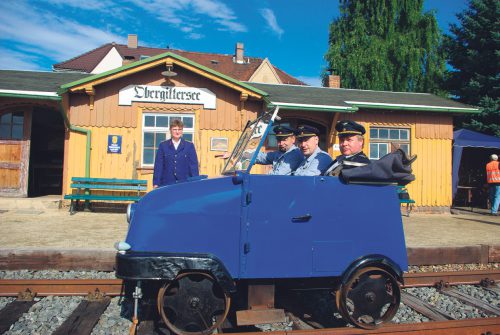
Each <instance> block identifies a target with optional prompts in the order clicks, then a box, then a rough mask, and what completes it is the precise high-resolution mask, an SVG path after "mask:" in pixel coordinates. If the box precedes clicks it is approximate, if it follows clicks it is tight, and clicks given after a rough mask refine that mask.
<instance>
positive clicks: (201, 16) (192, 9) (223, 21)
mask: <svg viewBox="0 0 500 335" xmlns="http://www.w3.org/2000/svg"><path fill="white" fill-rule="evenodd" d="M129 1H130V2H132V3H134V4H135V5H136V6H138V7H140V8H141V9H143V10H146V11H147V12H149V13H150V14H153V15H155V16H156V17H157V19H158V20H160V21H163V22H166V23H169V24H171V25H172V26H174V27H176V28H178V29H180V30H182V31H187V30H188V29H191V30H190V31H189V32H190V33H189V34H188V36H189V37H190V38H193V36H203V35H201V34H199V33H195V32H193V31H195V30H198V29H201V28H202V27H203V25H202V22H203V20H206V18H208V19H211V20H212V21H213V22H215V23H216V24H217V25H218V26H219V28H218V29H219V30H227V31H233V32H246V31H247V28H246V26H245V25H243V24H241V23H240V22H238V17H237V16H236V15H235V14H234V12H233V11H232V10H231V9H230V8H229V7H228V6H227V5H226V4H224V3H223V2H222V1H220V0H168V1H165V0H129Z"/></svg>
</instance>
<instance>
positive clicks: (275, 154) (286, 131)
mask: <svg viewBox="0 0 500 335" xmlns="http://www.w3.org/2000/svg"><path fill="white" fill-rule="evenodd" d="M273 131H274V135H275V136H276V141H277V142H278V149H279V150H278V151H272V152H259V154H258V155H257V159H256V160H255V163H257V164H263V165H271V164H272V167H273V168H272V170H271V171H269V174H271V175H282V176H289V175H291V174H292V172H294V171H295V170H296V169H297V168H298V167H299V165H300V163H302V161H303V160H304V155H302V153H301V152H300V149H299V148H297V147H296V146H295V132H296V130H295V129H292V128H290V127H287V126H284V125H279V126H276V127H274V128H273Z"/></svg>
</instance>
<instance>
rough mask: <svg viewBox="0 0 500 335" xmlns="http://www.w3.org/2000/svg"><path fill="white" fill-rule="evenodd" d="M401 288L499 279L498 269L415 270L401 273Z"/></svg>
mask: <svg viewBox="0 0 500 335" xmlns="http://www.w3.org/2000/svg"><path fill="white" fill-rule="evenodd" d="M403 279H404V285H403V288H408V287H426V286H427V287H428V286H434V285H436V284H439V283H442V284H449V285H476V284H479V283H480V282H481V281H483V280H486V281H488V282H489V281H492V280H493V281H495V282H498V281H500V270H496V269H493V270H476V271H449V272H416V273H405V274H404V275H403Z"/></svg>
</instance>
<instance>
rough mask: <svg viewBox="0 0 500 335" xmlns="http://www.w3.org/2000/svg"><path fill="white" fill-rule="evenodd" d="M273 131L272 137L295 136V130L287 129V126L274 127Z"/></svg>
mask: <svg viewBox="0 0 500 335" xmlns="http://www.w3.org/2000/svg"><path fill="white" fill-rule="evenodd" d="M273 131H274V135H275V136H276V137H288V136H292V135H295V132H296V130H295V129H293V128H291V127H288V126H282V125H279V126H276V127H274V128H273Z"/></svg>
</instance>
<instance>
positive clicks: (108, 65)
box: [91, 47, 123, 74]
mask: <svg viewBox="0 0 500 335" xmlns="http://www.w3.org/2000/svg"><path fill="white" fill-rule="evenodd" d="M122 62H123V60H122V56H121V55H120V53H119V52H118V51H117V50H116V48H115V47H112V48H111V49H110V50H109V51H108V53H107V54H106V56H104V57H103V59H101V61H100V62H99V64H97V65H96V67H95V68H94V69H93V70H92V72H91V73H92V74H98V73H103V72H106V71H109V70H112V69H116V68H117V67H120V66H122Z"/></svg>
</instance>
